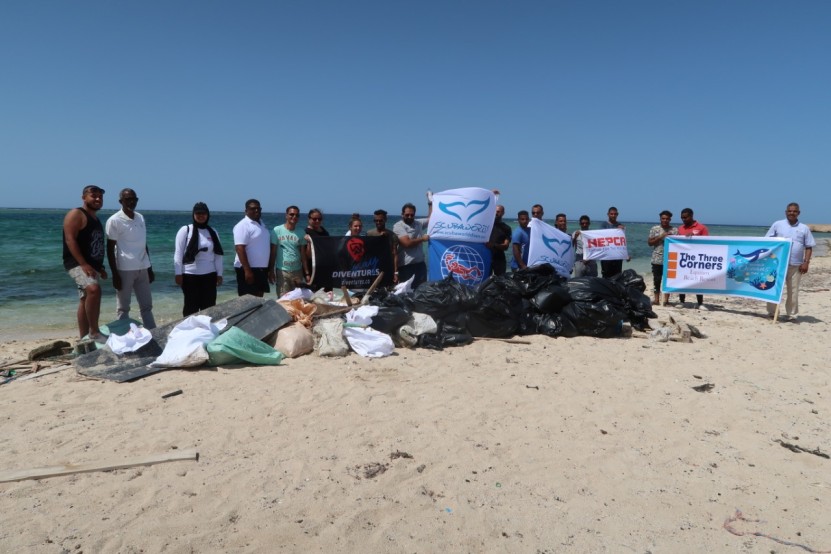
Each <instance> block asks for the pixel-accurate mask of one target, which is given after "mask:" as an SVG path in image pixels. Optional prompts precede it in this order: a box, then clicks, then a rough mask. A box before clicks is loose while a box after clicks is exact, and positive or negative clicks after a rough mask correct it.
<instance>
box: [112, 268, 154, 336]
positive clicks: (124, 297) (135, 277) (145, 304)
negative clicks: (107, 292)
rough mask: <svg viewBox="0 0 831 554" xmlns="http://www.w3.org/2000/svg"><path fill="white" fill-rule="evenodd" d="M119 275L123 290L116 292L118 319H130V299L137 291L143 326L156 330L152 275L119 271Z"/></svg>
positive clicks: (140, 270) (132, 271)
mask: <svg viewBox="0 0 831 554" xmlns="http://www.w3.org/2000/svg"><path fill="white" fill-rule="evenodd" d="M118 275H119V276H120V277H121V290H117V291H115V299H116V308H117V309H116V317H118V319H127V318H128V317H130V297H132V296H133V291H135V292H136V301H137V302H138V305H139V313H141V323H142V325H144V327H145V329H155V328H156V320H155V319H153V298H152V297H151V296H150V275H149V274H148V273H147V270H146V269H135V270H119V271H118Z"/></svg>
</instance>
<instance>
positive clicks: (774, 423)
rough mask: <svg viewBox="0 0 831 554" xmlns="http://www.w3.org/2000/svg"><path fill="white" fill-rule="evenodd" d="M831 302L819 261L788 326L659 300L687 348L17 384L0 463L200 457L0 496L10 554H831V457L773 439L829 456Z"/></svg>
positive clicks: (724, 304) (564, 343) (630, 342)
mask: <svg viewBox="0 0 831 554" xmlns="http://www.w3.org/2000/svg"><path fill="white" fill-rule="evenodd" d="M829 288H831V259H829V258H821V259H817V258H815V260H814V263H812V267H811V272H810V273H809V275H808V276H807V277H806V279H805V280H804V281H803V292H802V295H801V300H802V302H801V308H802V313H803V315H802V317H801V318H800V320H799V322H798V323H778V324H773V322H771V321H770V320H769V319H766V318H765V317H764V315H763V314H764V305H763V304H760V303H758V302H752V301H748V300H743V299H734V298H725V297H708V299H707V300H708V301H710V305H711V306H712V307H713V308H714V309H713V311H710V312H698V311H696V310H691V309H686V310H678V309H676V308H656V311H657V312H658V313H659V315H660V316H661V319H666V318H667V316H669V315H673V316H674V317H676V318H677V319H680V320H681V321H685V322H689V323H692V324H694V325H696V326H698V327H699V328H700V330H701V331H702V332H704V333H706V334H707V335H708V338H705V339H694V342H693V343H692V344H683V343H678V342H669V343H657V342H653V341H650V340H648V339H646V338H644V336H643V335H641V334H639V333H637V332H636V333H635V336H633V337H632V338H622V339H605V340H604V339H593V338H587V337H578V338H573V339H551V338H546V337H542V336H534V337H528V340H529V341H530V344H507V343H504V342H500V341H477V342H476V343H474V344H472V345H469V346H465V347H461V348H455V349H447V350H445V351H443V352H434V351H429V350H404V349H399V350H397V351H396V354H395V355H394V356H391V357H388V358H384V359H375V360H370V359H363V358H360V357H358V356H357V355H355V354H351V355H350V356H348V357H346V358H342V359H334V360H330V359H321V358H318V357H316V356H314V355H311V356H305V357H302V358H299V359H296V360H288V361H286V362H284V364H283V365H281V366H279V367H256V368H254V367H250V368H249V367H246V368H243V367H236V368H235V367H229V368H220V369H219V370H213V371H211V370H201V371H180V370H173V371H167V372H163V373H160V374H156V375H154V376H151V377H148V378H146V379H143V380H139V381H137V382H134V383H125V384H117V383H111V382H99V381H95V380H88V379H86V378H83V377H81V376H80V375H77V374H76V373H75V372H74V370H73V369H70V370H67V371H63V372H60V373H56V374H54V375H48V376H44V377H41V378H39V379H34V380H30V381H27V382H19V383H18V382H12V383H9V384H6V385H3V386H2V387H0V406H2V416H3V425H2V428H1V429H0V452H2V462H3V467H2V469H4V470H14V469H26V468H34V467H41V466H50V465H57V464H64V463H87V462H96V461H101V460H113V459H115V460H119V459H124V460H128V459H130V458H133V457H141V456H146V455H148V454H155V453H166V452H175V451H176V450H177V449H178V450H184V449H196V450H197V451H198V452H199V455H200V458H199V460H198V461H179V462H172V463H167V464H159V465H153V466H146V467H138V468H132V469H124V470H115V471H108V472H96V473H86V474H79V475H73V476H64V477H55V478H50V479H43V480H26V481H19V482H12V483H3V484H0V510H2V512H0V513H2V514H3V525H2V527H0V551H3V552H48V553H59V552H66V553H80V552H88V553H89V552H275V551H285V552H298V551H303V552H440V551H447V552H512V553H513V552H534V553H548V552H640V553H645V552H655V553H657V552H755V553H770V552H777V553H779V552H803V551H804V550H803V549H801V548H800V547H799V546H798V545H803V546H804V547H807V548H808V549H810V550H809V551H822V550H831V460H829V459H827V458H824V457H821V456H819V455H817V454H816V453H806V452H793V451H791V450H788V449H786V448H783V447H782V445H781V444H779V443H778V442H775V441H776V440H780V441H784V442H786V443H790V444H794V445H797V446H800V447H803V448H805V449H806V450H815V449H816V448H819V449H821V452H820V453H825V452H829V453H831V428H829V418H828V416H829V414H831V402H830V400H831V390H830V389H829V369H828V359H829V335H828V321H829V319H831V295H829ZM638 335H640V336H638ZM40 342H42V341H15V342H11V343H8V344H4V345H2V350H1V351H0V360H6V361H9V360H15V359H19V358H21V357H25V355H26V353H28V351H29V350H30V349H31V348H32V347H34V346H36V345H37V344H39V343H40ZM706 383H712V384H714V387H713V388H712V390H711V391H710V392H697V391H695V390H694V389H693V387H695V386H700V385H702V384H706ZM176 389H182V390H183V394H181V395H179V396H175V397H172V398H169V399H166V400H165V399H162V398H161V396H162V395H163V394H165V393H168V392H170V391H174V390H176ZM737 509H739V510H741V511H742V513H743V514H744V517H745V518H746V519H747V520H760V521H742V520H739V521H735V522H733V523H732V524H730V525H728V527H730V528H732V529H733V530H734V531H735V532H736V533H739V534H741V533H744V535H741V536H740V535H737V534H733V533H731V532H729V530H728V529H726V528H725V521H726V520H727V518H729V517H731V516H734V514H735V513H736V510H737ZM754 533H759V535H754ZM777 539H778V540H780V541H785V542H786V543H793V544H784V543H782V542H777Z"/></svg>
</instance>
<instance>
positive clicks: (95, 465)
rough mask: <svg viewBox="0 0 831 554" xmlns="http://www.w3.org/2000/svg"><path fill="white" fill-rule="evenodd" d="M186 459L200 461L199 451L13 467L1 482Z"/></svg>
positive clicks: (3, 475) (5, 472) (1, 475)
mask: <svg viewBox="0 0 831 554" xmlns="http://www.w3.org/2000/svg"><path fill="white" fill-rule="evenodd" d="M185 460H193V461H197V462H198V461H199V453H198V452H197V451H195V450H182V451H177V452H164V453H161V454H150V455H148V456H139V457H137V458H129V459H127V460H110V461H105V462H87V463H83V464H77V465H76V464H69V463H68V464H64V465H58V466H48V467H38V468H32V469H12V470H8V471H2V472H0V483H10V482H13V481H23V480H26V479H46V478H49V477H60V476H62V475H74V474H76V473H91V472H95V471H112V470H114V469H128V468H131V467H138V466H148V465H154V464H163V463H166V462H179V461H185Z"/></svg>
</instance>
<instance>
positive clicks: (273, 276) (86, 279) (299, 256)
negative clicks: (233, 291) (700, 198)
mask: <svg viewBox="0 0 831 554" xmlns="http://www.w3.org/2000/svg"><path fill="white" fill-rule="evenodd" d="M104 192H105V191H104V189H102V188H101V187H98V186H95V185H88V186H86V187H84V189H83V191H82V193H81V200H82V205H81V206H80V207H78V208H74V209H72V210H70V211H69V212H68V213H67V214H66V216H65V218H64V222H63V262H64V268H65V269H66V270H67V272H68V273H69V275H70V277H72V279H73V280H74V281H75V283H76V285H77V288H78V295H79V302H78V309H77V321H78V330H79V332H80V335H81V338H83V337H85V336H87V335H89V337H90V338H91V339H93V340H95V341H97V342H103V341H106V336H105V335H104V334H103V333H102V332H101V329H100V327H99V323H98V319H99V315H100V308H101V285H100V280H101V279H106V278H107V271H106V269H105V267H104V257H105V252H106V258H107V261H108V263H109V267H110V271H111V272H112V282H113V287H114V288H115V290H116V306H117V313H116V315H117V318H118V319H127V318H129V314H130V305H131V299H132V296H133V294H135V296H136V301H137V303H138V305H139V313H140V316H141V320H142V324H143V325H144V327H145V328H147V329H153V328H154V327H155V326H156V322H155V319H154V317H153V302H152V296H151V292H150V284H151V283H153V281H154V280H155V275H154V273H153V266H152V264H151V261H150V250H149V248H148V247H147V229H146V227H145V222H144V218H143V217H142V215H141V214H140V213H139V212H137V211H136V206H137V204H138V200H139V199H138V196H137V194H136V192H135V191H134V190H133V189H131V188H125V189H122V190H121V191H120V193H119V198H118V202H119V204H121V209H120V210H119V211H118V212H116V213H115V214H113V215H112V216H111V217H110V218H109V219H108V220H107V222H106V225H102V223H101V221H100V220H99V219H98V216H97V213H98V211H99V210H100V209H101V208H102V206H103V203H104ZM427 205H428V214H427V217H425V218H417V217H416V207H415V205H414V204H412V203H409V202H408V203H406V204H404V206H403V207H402V209H401V220H400V221H398V222H396V223H395V225H394V226H393V228H392V229H391V230H390V229H389V228H387V216H388V214H387V212H386V211H385V210H382V209H379V210H375V212H374V213H373V223H374V229H371V230H369V231H367V232H366V235H368V236H382V237H386V238H387V240H388V241H389V246H390V253H391V256H392V260H393V271H394V276H393V282H394V283H398V282H405V281H408V280H409V279H411V278H412V279H413V283H412V285H413V287H417V286H418V285H420V284H421V283H423V282H425V281H426V280H427V264H426V261H425V257H424V249H423V245H424V244H425V243H428V242H429V240H430V236H429V234H428V233H427V232H426V230H427V223H428V220H429V217H430V214H431V213H432V209H433V206H432V198H431V195H430V194H429V193H428V198H427ZM799 213H800V211H799V205H798V204H796V203H791V204H789V205H788V207H787V209H786V211H785V216H786V218H785V219H783V220H780V221H777V222H775V223H774V224H773V225H772V226H771V228H770V229H769V230H768V233H767V235H766V236H769V237H785V238H789V239H791V242H792V247H791V256H790V260H789V269H788V274H787V276H786V281H785V282H786V289H787V292H786V302H785V308H786V315H785V317H786V318H790V317H795V316H796V315H797V314H798V312H799V303H798V294H799V285H800V279H801V276H802V275H804V274H805V273H807V271H808V267H809V263H810V260H811V255H812V251H813V250H812V249H813V247H814V246H815V244H816V243H815V241H814V238H813V236H812V235H811V231H810V230H809V229H808V227H807V226H806V225H805V224H803V223H799V221H798V217H799ZM261 215H262V206H261V205H260V202H259V201H258V200H256V199H253V198H252V199H249V200H248V201H246V202H245V215H244V217H243V218H242V219H241V220H240V221H239V222H238V223H237V224H236V225H235V226H234V229H233V237H234V254H235V256H234V271H235V273H236V281H237V292H238V294H239V295H240V296H242V295H245V294H251V295H254V296H259V297H262V296H263V295H264V294H265V293H267V292H269V291H270V284H275V285H276V288H277V294H278V296H280V295H283V294H285V293H286V292H289V291H291V290H293V289H294V288H295V287H297V286H312V287H314V285H315V283H314V281H313V275H312V267H311V265H312V264H311V260H312V251H311V248H312V240H311V239H312V237H325V236H329V232H328V231H327V230H326V228H325V227H323V213H322V212H321V211H320V210H319V209H317V208H313V209H312V210H310V211H309V212H308V225H307V227H306V228H305V229H301V228H299V227H298V220H299V218H300V209H299V208H298V207H297V206H294V205H292V206H289V207H288V208H286V211H285V223H283V224H281V225H277V226H276V227H274V228H273V229H268V227H266V225H265V224H264V223H263V222H262V219H261ZM504 215H505V207H504V206H502V205H498V206H497V207H496V216H495V221H494V225H493V228H492V231H491V236H490V239H489V241H488V243H487V244H486V246H487V247H488V248H489V249H490V251H491V254H492V261H491V271H492V273H493V274H495V275H502V274H504V273H505V272H506V271H507V268H508V265H509V263H508V252H509V251H510V267H511V269H512V270H514V271H516V270H519V269H523V268H525V267H527V264H528V250H529V245H530V228H529V222H530V221H531V218H537V219H540V220H542V219H543V216H544V210H543V207H542V205H540V204H535V205H534V206H532V208H531V213H530V216H529V213H528V211H527V210H521V211H519V212H518V213H517V221H518V223H519V226H518V227H517V228H516V229H513V230H512V229H511V227H510V225H508V224H507V223H505V222H504V221H503V217H504ZM618 215H619V212H618V209H617V208H615V207H614V206H612V207H610V208H609V210H608V211H607V220H606V221H604V222H603V223H602V225H601V228H603V229H625V227H624V225H623V224H621V223H620V222H618ZM659 217H660V224H659V225H656V226H654V227H652V229H650V231H649V236H648V238H647V243H648V244H649V246H651V247H652V249H653V251H652V259H651V262H652V274H653V279H654V287H655V293H654V298H653V299H654V303H655V304H658V303H660V301H661V298H660V296H661V293H660V289H661V280H662V277H663V267H664V266H663V255H664V253H663V248H664V239H665V238H666V237H668V236H675V235H680V236H707V235H709V231H708V229H707V227H706V226H705V225H703V224H701V223H699V222H698V221H696V220H695V219H694V214H693V210H692V209H690V208H684V209H683V210H682V211H681V221H682V225H681V226H679V227H676V226H674V225H672V213H671V212H670V211H668V210H664V211H662V212H661V213H660V215H659ZM209 221H210V210H209V209H208V206H207V205H206V204H205V203H204V202H197V203H196V204H195V205H194V206H193V211H192V222H191V223H190V224H188V225H185V226H183V227H182V228H181V229H179V231H178V233H177V234H176V240H175V251H174V255H173V267H174V273H175V281H176V284H177V285H179V286H180V287H181V288H182V293H183V295H184V307H183V309H182V315H183V316H188V315H191V314H194V313H197V312H199V311H201V310H204V309H205V308H209V307H211V306H214V305H215V304H216V296H217V287H218V286H220V285H222V283H223V256H224V250H223V248H222V244H221V243H220V240H219V236H218V235H217V232H216V231H215V230H214V229H213V228H212V227H211V226H210V225H209ZM579 225H580V229H579V230H577V231H575V232H574V233H573V234H571V235H570V236H571V239H572V243H573V245H574V249H575V261H574V267H573V276H574V277H584V276H592V277H596V276H597V275H598V268H597V264H596V262H595V261H594V260H584V259H583V248H582V240H581V237H580V235H581V232H583V231H588V230H589V229H590V226H591V219H590V218H589V216H587V215H582V216H580V219H579ZM554 226H555V227H556V228H557V229H558V230H560V231H562V232H563V233H566V234H568V228H567V218H566V215H565V214H563V213H559V214H557V216H556V217H555V223H554ZM361 234H363V222H362V221H361V218H360V216H359V215H358V214H353V216H352V219H351V220H350V222H349V228H348V231H347V235H352V236H358V235H361ZM105 238H106V240H105ZM600 266H601V267H600V269H601V275H602V276H603V277H604V278H610V277H613V276H614V275H617V274H618V273H620V272H621V271H622V266H623V260H602V261H601V263H600ZM696 299H697V305H698V307H699V309H706V307H705V306H704V304H703V302H704V297H703V296H702V295H700V294H699V295H696ZM668 300H669V295H667V294H664V295H663V302H662V303H663V304H666V303H667V302H668ZM679 301H680V304H679V306H683V305H684V301H685V296H684V295H683V294H681V295H679ZM775 309H776V304H770V305H769V306H768V310H769V312H770V313H773V312H774V310H775Z"/></svg>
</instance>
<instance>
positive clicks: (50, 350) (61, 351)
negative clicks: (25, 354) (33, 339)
mask: <svg viewBox="0 0 831 554" xmlns="http://www.w3.org/2000/svg"><path fill="white" fill-rule="evenodd" d="M71 352H72V345H71V344H69V343H68V342H66V341H65V340H54V341H51V342H49V343H47V344H44V345H41V346H38V347H37V348H35V349H33V350H32V351H31V352H29V361H34V360H42V359H43V358H54V357H56V356H65V355H66V354H69V353H71Z"/></svg>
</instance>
